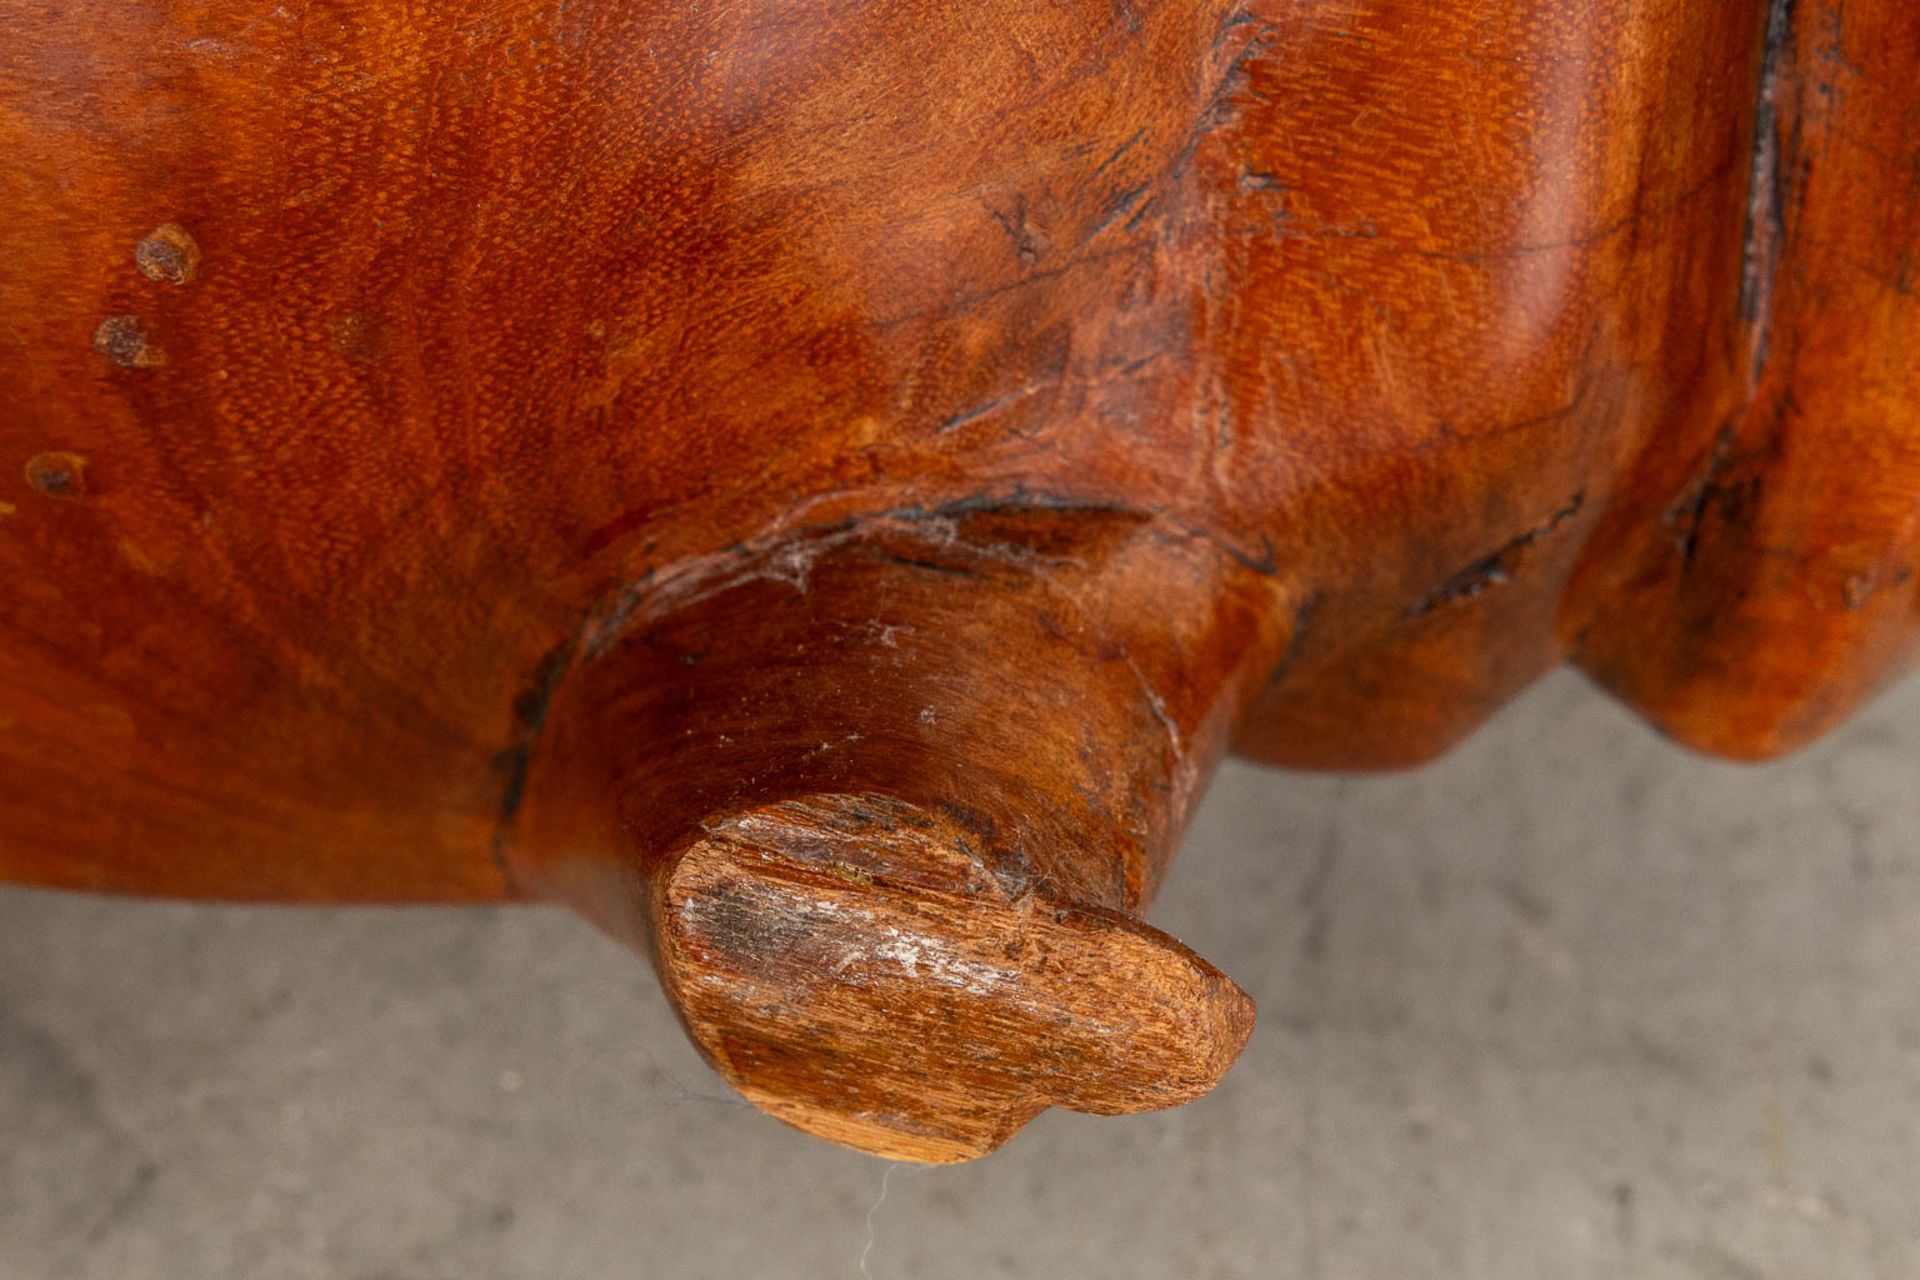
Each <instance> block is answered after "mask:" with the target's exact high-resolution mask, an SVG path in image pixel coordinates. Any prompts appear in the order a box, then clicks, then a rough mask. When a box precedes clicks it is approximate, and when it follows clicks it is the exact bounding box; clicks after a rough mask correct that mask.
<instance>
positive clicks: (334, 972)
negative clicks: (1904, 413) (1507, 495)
mask: <svg viewBox="0 0 1920 1280" xmlns="http://www.w3.org/2000/svg"><path fill="white" fill-rule="evenodd" d="M1916 782H1920V684H1910V685H1908V686H1907V687H1905V688H1904V689H1903V690H1901V691H1899V692H1897V693H1896V694H1894V695H1893V696H1891V697H1889V698H1888V699H1886V700H1884V701H1883V702H1882V703H1880V704H1879V705H1878V706H1877V707H1875V708H1874V709H1872V710H1871V711H1870V712H1869V713H1868V714H1866V715H1865V716H1863V717H1862V718H1861V719H1860V720H1858V721H1857V722H1856V723H1855V724H1853V725H1852V726H1851V727H1850V728H1848V729H1847V730H1845V731H1844V732H1842V733H1841V734H1840V735H1838V736H1837V737H1836V738H1834V739H1833V740H1831V741H1829V742H1827V743H1825V744H1823V745H1821V746H1819V747H1817V748H1815V749H1814V750H1812V751H1810V752H1807V753H1805V754H1803V755H1801V756H1799V757H1797V758H1795V759H1794V760H1792V761H1789V762H1787V763H1784V764H1780V765H1775V766H1770V767H1767V768H1764V769H1758V770H1755V769H1745V768H1738V767H1734V766H1729V765H1723V764H1716V763H1711V762H1707V761H1703V760H1699V759H1695V758H1692V757H1689V756H1686V755H1683V754H1681V753H1679V752H1677V751H1676V750H1674V749H1673V748H1671V747H1669V746H1667V745H1665V744H1663V743H1662V742H1660V741H1659V740H1657V739H1656V738H1655V737H1654V736H1653V735H1652V734H1651V733H1650V732H1648V731H1647V730H1645V729H1643V728H1642V727H1641V726H1639V725H1638V724H1637V723H1635V722H1633V721H1632V720H1630V719H1629V718H1628V717H1627V715H1626V714H1625V713H1624V712H1622V711H1621V710H1619V709H1618V708H1616V707H1614V706H1612V705H1610V704H1608V703H1607V702H1605V701H1604V700H1602V699H1601V698H1600V697H1599V695H1597V694H1595V693H1593V692H1591V691H1590V690H1588V689H1587V688H1586V687H1584V686H1583V685H1581V684H1580V683H1579V682H1578V681H1577V680H1575V679H1573V678H1572V677H1567V676H1563V677H1559V678H1556V679H1554V680H1552V681H1549V682H1547V683H1546V684H1544V685H1542V686H1541V687H1539V688H1538V689H1536V690H1535V691H1534V692H1533V693H1532V694H1530V695H1529V696H1528V697H1527V698H1526V699H1525V700H1523V702H1522V703H1521V704H1519V705H1517V706H1516V707H1515V708H1513V709H1512V710H1511V711H1509V712H1508V713H1507V714H1506V715H1505V716H1504V717H1502V718H1501V720H1500V721H1499V722H1498V723H1496V724H1495V725H1493V726H1491V727H1490V728H1489V729H1488V730H1486V731H1485V732H1483V733H1482V734H1481V736H1479V737H1478V738H1476V739H1475V740H1474V741H1473V742H1472V743H1471V744H1470V745H1469V746H1467V747H1466V748H1464V749H1462V750H1461V751H1459V752H1458V753H1456V754H1455V755H1453V756H1452V757H1450V758H1449V759H1447V760H1445V761H1443V762H1442V763H1440V764H1439V765H1436V766H1434V767H1432V768H1429V769H1427V770H1425V771H1422V772H1419V773H1415V774H1411V775H1403V776H1397V777H1388V778H1366V779H1359V778H1346V779H1335V778H1323V777H1304V776H1298V775H1282V774H1277V773H1271V772H1266V771H1263V770H1258V769H1254V768H1251V767H1247V766H1241V765H1233V766H1229V767H1228V769H1227V770H1226V771H1225V772H1224V774H1223V775H1222V776H1221V778H1220V780H1219V782H1218V783H1217V784H1216V787H1215V789H1214V792H1213V794H1212V796H1211V797H1210V798H1209V801H1208V803H1207V807H1206V808H1205V810H1204V811H1203V813H1202V815H1201V817H1200V819H1199V821H1198V823H1197V825H1196V828H1195V830H1194V831H1193V833H1192V836H1191V837H1190V839H1189V841H1188V844H1187V848H1186V851H1185V853H1184V855H1183V858H1182V862H1181V865H1180V866H1179V867H1178V868H1177V871H1176V874H1175V877H1174V883H1173V884H1172V885H1171V886H1170V887H1169V889H1168V891H1167V893H1166V894H1165V896H1164V898H1163V900H1162V902H1161V904H1160V905H1159V908H1158V909H1157V910H1156V912H1155V915H1154V918H1155V920H1156V922H1157V923H1159V924H1161V925H1162V926H1163V927H1166V928H1169V929H1171V930H1172V931H1173V932H1175V933H1176V934H1178V935H1180V936H1182V937H1184V938H1186V939H1187V940H1188V941H1189V942H1191V943H1192V944H1193V945H1194V946H1195V947H1196V948H1198V949H1199V950H1200V951H1201V952H1202V953H1203V954H1205V955H1207V956H1208V957H1210V958H1212V959H1213V960H1214V961H1215V962H1216V963H1218V964H1219V965H1220V966H1221V967H1222V968H1224V969H1225V970H1227V972H1229V973H1231V974H1233V975H1234V976H1235V977H1236V978H1238V979H1239V981H1240V982H1241V983H1242V984H1243V985H1245V986H1246V987H1247V988H1248V989H1249V990H1250V991H1251V992H1252V993H1253V994H1254V996H1255V998H1256V999H1257V1000H1258V1001H1259V1002H1260V1007H1261V1025H1260V1028H1259V1030H1258V1031H1257V1032H1256V1033H1255V1036H1254V1040H1253V1044H1252V1046H1251V1047H1250V1048H1249V1050H1248V1052H1247V1054H1246V1056H1245V1058H1244V1059H1243V1060H1242V1061H1241V1063H1240V1064H1239V1066H1238V1067H1236V1068H1235V1070H1234V1071H1233V1073H1232V1074H1231V1075H1230V1076H1229V1077H1228V1078H1227V1080H1226V1082H1225V1083H1224V1084H1223V1085H1222V1086H1221V1087H1220V1089H1219V1090H1218V1091H1216V1092H1215V1093H1214V1094H1213V1095H1212V1096H1211V1097H1209V1098H1207V1099H1206V1100H1204V1101H1202V1102H1200V1103H1197V1104H1195V1105H1193V1106H1189V1107H1186V1108H1182V1109H1179V1110H1175V1111H1171V1112H1166V1113H1162V1114H1158V1115H1152V1116H1143V1117H1132V1118H1125V1119H1117V1120H1103V1119H1093V1118H1089V1117H1084V1116H1074V1115H1067V1114H1062V1113H1057V1112H1056V1113H1052V1114H1049V1115H1048V1116H1045V1117H1043V1118H1042V1119H1041V1120H1039V1121H1038V1122H1036V1123H1035V1124H1034V1125H1033V1126H1032V1127H1031V1128H1030V1129H1029V1130H1028V1131H1027V1132H1026V1133H1025V1134H1023V1135H1022V1136H1021V1137H1019V1138H1017V1139H1016V1140H1015V1141H1014V1142H1013V1144H1012V1145H1011V1146H1009V1147H1008V1148H1007V1149H1006V1150H1005V1151H1003V1152H1001V1153H1000V1154H998V1155H996V1156H994V1157H991V1158H989V1159H987V1160H985V1161H982V1162H979V1163H977V1164H973V1165H968V1166H963V1167H960V1168H955V1169H943V1170H931V1171H928V1170H919V1169H914V1168H911V1167H907V1166H899V1167H894V1166H888V1165H885V1164H882V1163H880V1162H878V1161H873V1160H869V1159H866V1158H863V1157H860V1156H855V1155H852V1154H849V1153H846V1152H841V1151H837V1150H834V1149H832V1148H829V1147H826V1146H824V1145H821V1144H818V1143H816V1142H814V1141H813V1140H811V1139H808V1138H805V1137H802V1136H800V1135H798V1134H795V1133H793V1132H790V1131H788V1130H786V1129H784V1128H782V1127H781V1126H779V1125H778V1124H775V1123H774V1122H772V1121H770V1120H766V1119H764V1118H762V1117H760V1116H759V1115H758V1114H757V1113H756V1112H754V1111H752V1110H751V1109H750V1108H747V1107H746V1106H744V1105H743V1104H740V1103H737V1102H734V1101H732V1100H730V1099H729V1097H728V1095H727V1094H726V1093H725V1091H724V1090H723V1089H722V1088H721V1086H720V1085H719V1084H718V1083H717V1082H715V1081H714V1080H713V1079H712V1078H710V1077H709V1076H708V1074H707V1073H706V1071H705V1069H704V1068H703V1067H702V1065H701V1064H700V1062H699V1061H698V1060H697V1058H696V1057H695V1056H694V1054H693V1053H692V1051H691V1050H689V1049H688V1048H687V1046H686V1045H685V1043H684V1042H683V1040H682V1038H681V1036H680V1033H679V1030H678V1028H677V1026H676V1024H675V1023H674V1021H673V1018H672V1016H671V1015H670V1014H669V1012H668V1010H667V1008H666V1006H665V1004H664V1003H663V1001H662V999H661V997H660V995H659V993H658V991H657V990H656V989H655V987H654V985H653V982H652V980H651V978H650V976H649V975H648V973H647V972H646V970H645V969H644V968H643V967H642V966H641V964H639V963H638V962H637V961H636V960H635V959H634V958H633V957H631V956H629V955H627V954H625V953H623V952H622V951H620V950H619V949H618V948H616V947H615V946H613V945H612V944H610V943H608V942H606V941H604V940H602V939H601V938H600V937H598V936H597V935H596V934H594V933H593V932H592V931H590V930H589V929H588V928H587V927H585V926H584V925H581V924H578V923H576V922H575V921H574V920H572V919H571V918H569V917H567V916H565V915H563V914H561V913H560V912H557V911H550V910H541V909H523V910H502V911H472V910H408V911H397V910H344V911H333V910H285V909H278V910H274V909H269V910H259V909H234V908H215V907H193V906H179V905H154V904H136V903H127V902H116V901H95V900H88V899H84V898H78V897H67V896H61V895H54V894H46V893H36V892H26V891H20V890H6V891H0V1277H4V1278H5V1280H42V1278H52V1277H59V1278H61V1280H66V1278H68V1277H75V1278H78V1280H94V1278H97V1280H149V1278H151V1280H163V1278H164V1280H278V1278H280V1277H313V1278H315V1280H433V1278H437V1277H447V1278H449V1280H453V1278H458V1280H489V1278H491V1277H501V1278H508V1277H511V1278H514V1280H519V1278H522V1277H539V1278H540V1280H602V1278H612V1277H620V1278H621V1280H627V1278H629V1277H642V1276H644V1277H669V1278H673V1280H679V1278H681V1277H688V1278H700V1277H726V1278H728V1280H735V1278H738V1277H807V1278H811V1277H860V1276H863V1275H864V1276H871V1277H875V1278H881V1277H915V1278H919V1280H939V1278H944V1277H955V1278H959V1277H966V1278H967V1280H975V1278H978V1277H992V1276H1017V1277H1081V1276H1086V1277H1095V1276H1097V1277H1151V1278H1153V1280H1177V1278H1182V1277H1192V1278H1196V1280H1198V1278H1202V1277H1206V1278H1220V1280H1224V1278H1226V1277H1262V1278H1265V1277H1290V1276H1291V1277H1302V1278H1304V1280H1336V1278H1338V1280H1348V1278H1352V1280H1422V1278H1425V1277H1434V1278H1436V1280H1452V1278H1454V1277H1465V1278H1472V1280H1504V1278H1507V1277H1512V1278H1514V1280H1520V1278H1522V1277H1524V1278H1526V1280H1538V1278H1539V1277H1554V1278H1555V1280H1577V1278H1581V1277H1608V1278H1609V1280H1617V1278H1619V1277H1634V1278H1638V1277H1647V1278H1649V1280H1662V1278H1665V1277H1676V1278H1677V1277H1691V1278H1694V1280H1759V1278H1763V1277H1765V1278H1778V1280H1850V1278H1852V1277H1876V1278H1880V1280H1908V1278H1910V1277H1913V1276H1916V1275H1920V786H1916ZM883 1190H884V1192H885V1198H884V1200H882V1199H881V1193H882V1191H883Z"/></svg>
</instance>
